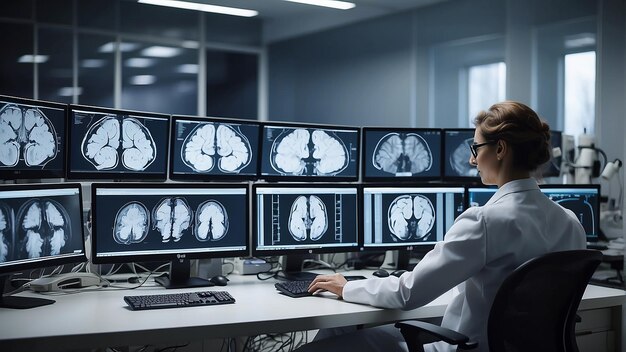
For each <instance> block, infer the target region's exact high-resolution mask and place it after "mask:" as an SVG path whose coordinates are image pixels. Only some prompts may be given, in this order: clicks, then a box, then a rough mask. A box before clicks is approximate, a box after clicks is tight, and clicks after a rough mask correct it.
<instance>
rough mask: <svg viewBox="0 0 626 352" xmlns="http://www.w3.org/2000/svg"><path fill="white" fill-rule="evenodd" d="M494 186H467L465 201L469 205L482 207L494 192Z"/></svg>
mask: <svg viewBox="0 0 626 352" xmlns="http://www.w3.org/2000/svg"><path fill="white" fill-rule="evenodd" d="M497 190H498V187H496V186H478V187H468V188H467V202H468V204H469V206H470V207H482V206H483V205H485V204H487V202H488V201H489V199H491V197H492V196H493V195H494V194H496V191H497Z"/></svg>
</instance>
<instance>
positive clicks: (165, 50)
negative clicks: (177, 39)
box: [141, 45, 181, 57]
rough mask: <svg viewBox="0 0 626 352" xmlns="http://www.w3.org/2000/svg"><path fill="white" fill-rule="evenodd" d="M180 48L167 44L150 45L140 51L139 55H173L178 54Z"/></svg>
mask: <svg viewBox="0 0 626 352" xmlns="http://www.w3.org/2000/svg"><path fill="white" fill-rule="evenodd" d="M180 51H181V50H180V48H172V47H169V46H158V45H155V46H151V47H148V48H145V49H143V50H142V51H141V55H143V56H149V57H174V56H177V55H179V54H180Z"/></svg>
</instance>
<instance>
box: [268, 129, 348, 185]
mask: <svg viewBox="0 0 626 352" xmlns="http://www.w3.org/2000/svg"><path fill="white" fill-rule="evenodd" d="M359 138H360V129H359V128H358V127H336V126H322V125H305V124H286V123H268V124H263V126H262V133H261V170H260V177H261V178H264V179H266V180H283V181H284V180H291V181H305V180H306V181H311V180H314V181H332V182H335V181H357V180H358V178H359V152H360V151H359V149H360V148H359V145H360V144H359V143H360V139H359Z"/></svg>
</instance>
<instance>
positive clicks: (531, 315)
mask: <svg viewBox="0 0 626 352" xmlns="http://www.w3.org/2000/svg"><path fill="white" fill-rule="evenodd" d="M601 260H602V252H599V251H595V250H571V251H562V252H553V253H548V254H545V255H542V256H539V257H537V258H534V259H531V260H529V261H527V262H526V263H524V264H522V265H520V266H519V267H518V268H517V269H515V270H514V271H513V272H512V273H511V274H510V275H509V276H508V277H507V278H506V279H505V280H504V282H503V283H502V285H501V286H500V289H499V290H498V292H497V294H496V297H495V299H494V302H493V305H492V307H491V311H490V313H489V323H488V324H489V325H488V339H489V350H490V352H501V351H524V352H527V351H567V352H570V351H573V352H577V351H578V347H577V346H576V338H575V335H574V329H575V325H576V311H577V310H578V304H579V303H580V300H581V299H582V296H583V293H584V292H585V288H586V287H587V284H588V282H589V280H590V279H591V275H593V272H594V271H595V270H596V268H597V267H598V265H599V264H600V262H601Z"/></svg>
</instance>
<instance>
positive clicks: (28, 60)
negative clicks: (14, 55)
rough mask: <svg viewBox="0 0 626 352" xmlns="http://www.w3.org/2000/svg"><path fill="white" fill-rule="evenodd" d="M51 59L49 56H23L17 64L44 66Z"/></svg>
mask: <svg viewBox="0 0 626 352" xmlns="http://www.w3.org/2000/svg"><path fill="white" fill-rule="evenodd" d="M48 59H50V56H48V55H22V56H20V58H19V59H17V62H19V63H21V64H43V63H44V62H47V61H48Z"/></svg>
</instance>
